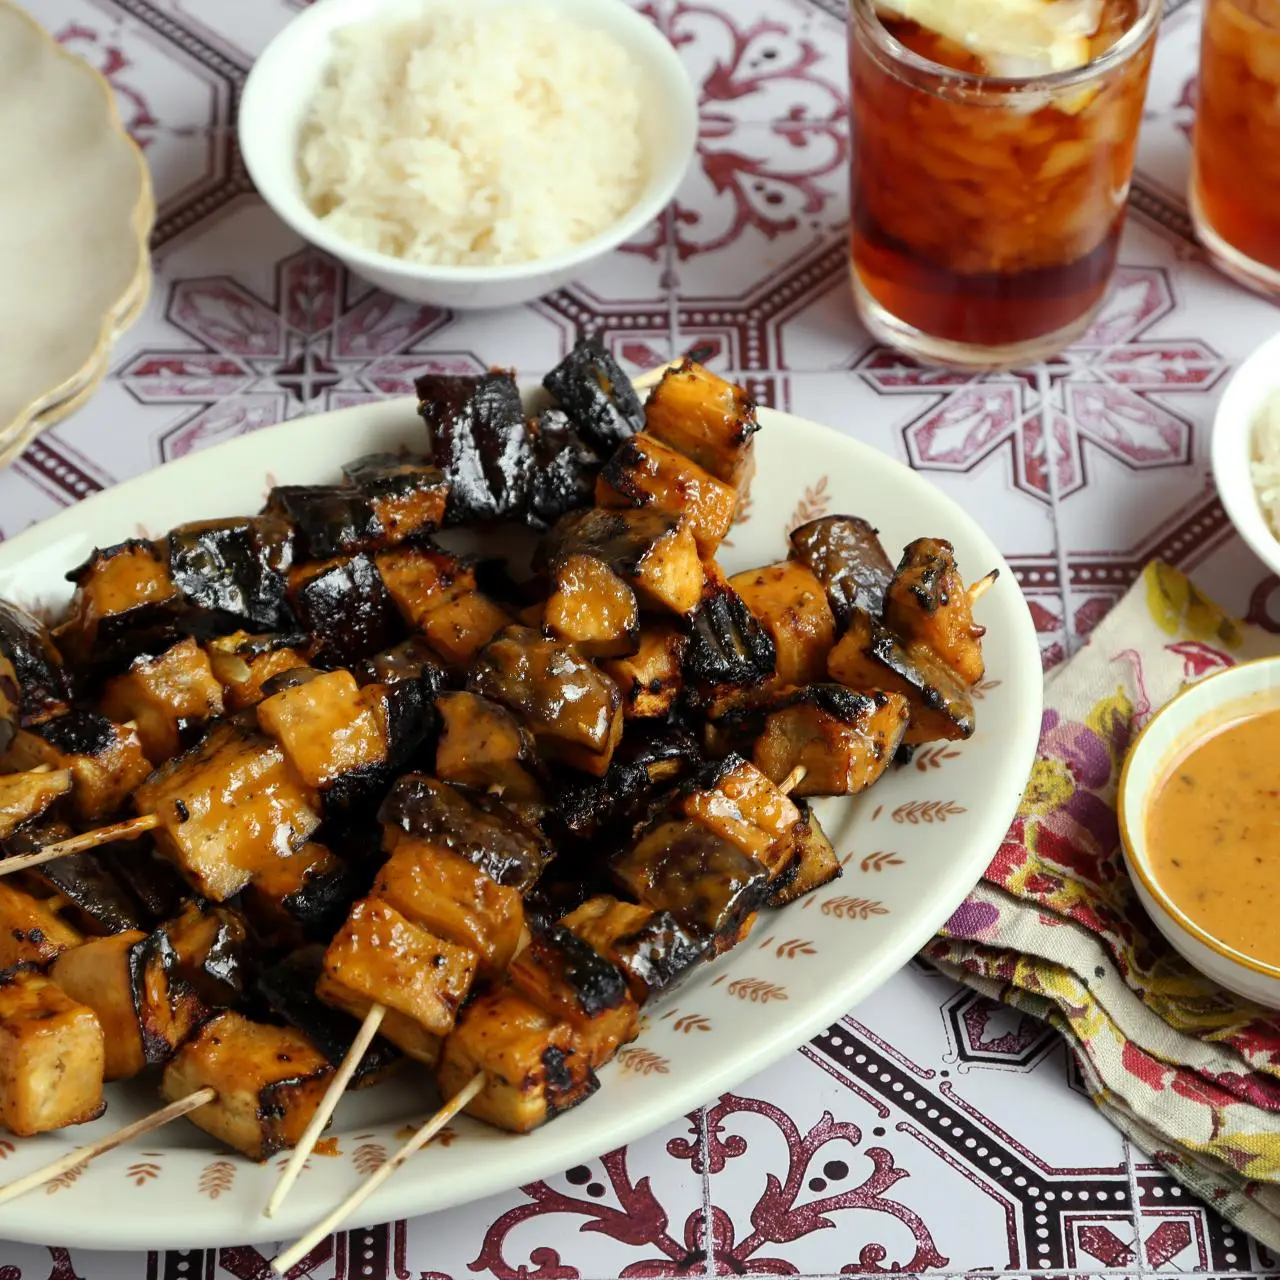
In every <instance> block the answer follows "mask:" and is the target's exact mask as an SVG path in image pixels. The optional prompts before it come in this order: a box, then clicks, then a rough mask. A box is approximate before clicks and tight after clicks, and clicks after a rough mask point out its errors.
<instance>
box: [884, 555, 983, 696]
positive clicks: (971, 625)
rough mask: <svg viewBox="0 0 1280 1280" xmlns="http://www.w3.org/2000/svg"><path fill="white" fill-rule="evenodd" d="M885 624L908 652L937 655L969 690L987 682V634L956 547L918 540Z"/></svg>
mask: <svg viewBox="0 0 1280 1280" xmlns="http://www.w3.org/2000/svg"><path fill="white" fill-rule="evenodd" d="M884 622H885V625H886V626H887V627H888V628H889V629H890V630H891V631H894V632H896V633H897V635H898V636H899V637H900V638H901V639H902V640H903V641H904V643H905V644H906V645H907V646H908V647H912V646H924V647H926V648H928V649H929V650H930V651H932V652H933V653H935V654H937V656H938V658H939V659H941V661H942V662H944V663H945V664H946V665H947V666H948V667H950V668H951V670H952V671H954V672H955V674H956V676H957V677H958V678H959V680H960V681H961V682H962V683H963V684H965V685H966V686H968V687H970V688H972V686H973V685H975V684H977V683H978V681H980V680H981V679H982V675H983V669H984V668H983V661H982V637H983V636H984V635H985V634H986V628H985V627H980V626H978V625H977V623H975V622H974V620H973V610H972V608H971V607H970V605H969V593H968V592H967V591H966V590H965V585H964V579H963V578H962V577H961V576H960V570H959V568H958V567H957V566H956V556H955V550H954V548H953V547H952V546H951V543H949V542H945V541H943V539H941V538H917V539H916V540H915V541H914V542H912V543H909V544H908V545H907V548H906V550H905V551H904V552H903V553H902V559H901V561H899V563H898V568H897V571H896V572H895V573H894V575H893V582H892V583H891V584H890V586H889V591H888V594H887V595H886V596H885V605H884Z"/></svg>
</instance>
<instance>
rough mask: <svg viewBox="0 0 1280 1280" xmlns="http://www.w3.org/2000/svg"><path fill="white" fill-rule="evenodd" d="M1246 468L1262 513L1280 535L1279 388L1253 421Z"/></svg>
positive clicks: (1274, 531) (1276, 533)
mask: <svg viewBox="0 0 1280 1280" xmlns="http://www.w3.org/2000/svg"><path fill="white" fill-rule="evenodd" d="M1250 471H1251V472H1252V473H1253V487H1254V488H1255V489H1256V490H1257V493H1258V505H1259V506H1260V507H1261V508H1262V514H1263V515H1264V516H1266V518H1267V523H1268V524H1269V525H1270V526H1271V532H1272V533H1274V534H1275V535H1276V537H1278V538H1280V391H1273V392H1272V393H1271V395H1270V396H1269V397H1268V399H1267V402H1266V404H1264V405H1263V406H1262V410H1261V412H1260V413H1259V414H1258V419H1257V421H1256V422H1255V423H1254V426H1253V459H1252V462H1251V463H1250Z"/></svg>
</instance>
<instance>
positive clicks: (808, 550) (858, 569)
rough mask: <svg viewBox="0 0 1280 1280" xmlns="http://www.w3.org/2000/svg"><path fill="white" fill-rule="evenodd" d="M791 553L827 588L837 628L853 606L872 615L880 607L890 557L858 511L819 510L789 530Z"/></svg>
mask: <svg viewBox="0 0 1280 1280" xmlns="http://www.w3.org/2000/svg"><path fill="white" fill-rule="evenodd" d="M791 555H792V557H793V558H794V559H796V560H799V561H800V562H801V563H802V564H804V565H806V566H807V567H808V569H809V571H810V572H811V573H812V574H813V576H814V577H815V578H817V579H818V581H819V582H820V583H822V586H823V588H824V589H825V590H826V593H827V600H828V602H829V603H830V605H831V611H832V613H834V614H835V618H836V623H837V625H838V626H839V628H840V630H841V631H844V629H845V628H846V627H848V625H849V623H850V621H851V620H852V618H853V610H855V609H864V610H866V612H867V613H869V614H871V616H872V617H873V618H878V617H879V616H880V614H881V613H882V612H883V610H884V598H885V594H886V592H887V591H888V590H889V583H890V582H891V581H892V580H893V563H892V562H891V561H890V559H889V557H888V556H887V555H886V554H885V549H884V547H883V546H882V545H881V543H880V536H879V532H878V530H876V529H874V528H872V526H871V525H869V524H868V523H867V522H866V521H865V520H863V519H861V518H860V517H858V516H823V517H822V518H821V519H819V520H810V521H809V523H808V524H802V525H801V526H800V527H799V528H798V529H793V530H792V531H791Z"/></svg>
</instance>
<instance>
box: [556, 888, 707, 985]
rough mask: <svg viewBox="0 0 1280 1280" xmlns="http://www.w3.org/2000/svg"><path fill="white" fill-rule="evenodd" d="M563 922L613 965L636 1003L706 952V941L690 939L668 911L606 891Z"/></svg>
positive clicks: (573, 912) (699, 959) (674, 980)
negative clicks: (633, 901)
mask: <svg viewBox="0 0 1280 1280" xmlns="http://www.w3.org/2000/svg"><path fill="white" fill-rule="evenodd" d="M564 925H565V928H567V929H571V930H572V931H573V932H574V933H576V934H577V935H578V937H580V938H581V939H582V940H583V941H584V942H586V943H587V944H588V945H589V946H591V947H594V948H595V950H596V951H597V952H598V953H599V954H600V955H602V956H604V957H605V959H606V960H610V961H612V963H613V964H615V965H616V966H617V967H618V969H619V970H620V971H621V973H622V976H623V977H624V978H625V979H626V981H627V985H628V986H629V987H630V989H631V995H632V998H633V999H634V1000H635V1001H636V1003H637V1004H639V1005H641V1006H643V1005H644V1004H645V1003H646V1002H647V1001H648V1000H649V999H651V998H652V997H653V996H655V995H658V994H659V993H660V992H662V991H665V990H666V989H667V988H668V987H670V986H672V985H673V984H674V983H675V982H676V981H677V980H678V979H679V978H681V977H683V976H684V975H685V974H686V973H687V972H688V971H689V970H690V969H692V968H693V966H694V965H696V964H697V963H698V962H699V961H701V960H702V959H703V958H704V957H705V956H706V955H707V942H706V940H705V939H699V938H696V937H694V935H692V934H691V933H689V932H688V930H686V929H684V928H683V927H682V926H681V925H680V924H679V922H678V921H677V920H676V918H675V917H674V916H673V915H672V914H671V913H670V912H669V911H654V910H653V908H651V907H641V906H637V905H636V904H634V903H631V902H621V901H619V900H618V899H617V898H615V897H612V896H611V895H609V894H598V895H597V896H596V897H594V898H590V899H588V900H587V901H586V902H584V903H583V904H582V905H581V906H580V907H578V908H577V909H576V910H574V911H572V912H570V913H569V914H568V915H566V916H565V917H564Z"/></svg>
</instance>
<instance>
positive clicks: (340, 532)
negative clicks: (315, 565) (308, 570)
mask: <svg viewBox="0 0 1280 1280" xmlns="http://www.w3.org/2000/svg"><path fill="white" fill-rule="evenodd" d="M263 514H264V515H266V516H271V517H274V518H275V519H276V520H279V521H281V522H282V523H285V524H287V525H288V526H289V527H290V528H292V530H293V544H294V554H295V555H296V557H297V558H298V560H299V561H303V560H332V559H334V558H335V557H336V556H348V555H355V554H356V553H357V552H360V551H371V550H373V549H374V548H375V547H379V546H381V545H383V542H384V541H385V538H386V531H385V530H384V529H383V527H382V521H380V520H379V519H378V517H377V515H376V514H375V513H374V510H373V504H372V503H371V502H370V501H369V500H368V498H366V497H365V496H364V494H362V493H361V492H360V491H359V490H358V489H354V488H351V487H350V486H348V485H340V484H285V485H277V486H276V487H275V488H274V489H272V490H271V492H270V493H269V494H268V495H267V505H266V506H265V507H264V508H263Z"/></svg>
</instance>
